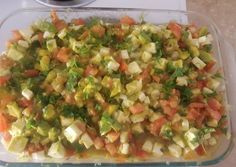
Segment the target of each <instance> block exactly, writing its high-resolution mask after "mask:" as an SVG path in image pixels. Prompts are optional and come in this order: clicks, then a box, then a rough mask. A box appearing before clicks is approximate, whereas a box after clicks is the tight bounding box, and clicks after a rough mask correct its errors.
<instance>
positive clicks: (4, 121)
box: [0, 113, 9, 132]
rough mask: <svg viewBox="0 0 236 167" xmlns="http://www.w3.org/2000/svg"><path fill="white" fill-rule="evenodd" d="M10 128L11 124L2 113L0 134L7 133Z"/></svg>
mask: <svg viewBox="0 0 236 167" xmlns="http://www.w3.org/2000/svg"><path fill="white" fill-rule="evenodd" d="M8 128H9V122H8V120H7V118H6V116H5V115H3V113H0V132H5V131H7V129H8Z"/></svg>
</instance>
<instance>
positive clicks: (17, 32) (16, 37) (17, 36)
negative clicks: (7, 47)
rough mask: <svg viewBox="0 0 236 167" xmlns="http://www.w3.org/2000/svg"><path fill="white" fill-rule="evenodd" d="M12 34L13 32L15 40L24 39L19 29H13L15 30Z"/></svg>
mask: <svg viewBox="0 0 236 167" xmlns="http://www.w3.org/2000/svg"><path fill="white" fill-rule="evenodd" d="M12 34H13V40H14V41H15V42H17V41H19V40H21V39H23V37H22V35H21V33H20V32H19V30H13V31H12Z"/></svg>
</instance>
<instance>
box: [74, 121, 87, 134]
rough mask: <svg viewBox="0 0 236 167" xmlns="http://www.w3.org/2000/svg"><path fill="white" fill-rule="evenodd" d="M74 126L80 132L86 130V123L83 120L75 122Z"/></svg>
mask: <svg viewBox="0 0 236 167" xmlns="http://www.w3.org/2000/svg"><path fill="white" fill-rule="evenodd" d="M76 126H77V127H78V128H79V129H80V130H81V131H82V132H85V130H86V125H85V123H84V122H77V123H76Z"/></svg>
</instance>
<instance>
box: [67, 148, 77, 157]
mask: <svg viewBox="0 0 236 167" xmlns="http://www.w3.org/2000/svg"><path fill="white" fill-rule="evenodd" d="M75 154H76V151H75V150H74V149H73V148H70V149H66V157H71V156H73V155H75Z"/></svg>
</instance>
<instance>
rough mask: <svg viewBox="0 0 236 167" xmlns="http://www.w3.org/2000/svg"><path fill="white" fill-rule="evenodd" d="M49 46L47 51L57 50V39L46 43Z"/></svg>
mask: <svg viewBox="0 0 236 167" xmlns="http://www.w3.org/2000/svg"><path fill="white" fill-rule="evenodd" d="M46 45H47V49H48V50H49V51H50V52H52V51H53V50H55V49H56V48H57V42H56V40H55V39H50V40H48V41H47V42H46Z"/></svg>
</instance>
